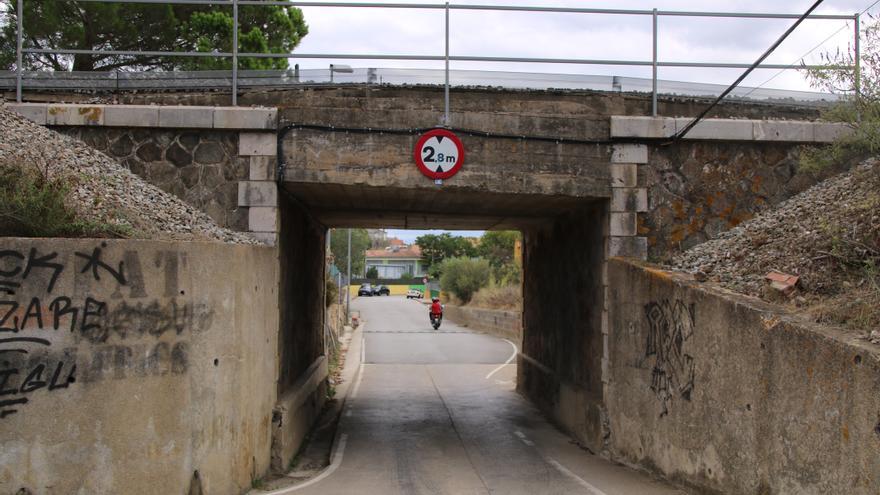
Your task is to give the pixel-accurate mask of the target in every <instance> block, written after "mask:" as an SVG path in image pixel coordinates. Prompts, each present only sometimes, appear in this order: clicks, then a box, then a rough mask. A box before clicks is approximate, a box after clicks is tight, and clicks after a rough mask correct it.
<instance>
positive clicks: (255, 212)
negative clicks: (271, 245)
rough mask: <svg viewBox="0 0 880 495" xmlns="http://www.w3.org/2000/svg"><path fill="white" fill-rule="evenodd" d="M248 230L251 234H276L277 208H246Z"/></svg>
mask: <svg viewBox="0 0 880 495" xmlns="http://www.w3.org/2000/svg"><path fill="white" fill-rule="evenodd" d="M248 230H250V231H252V232H278V208H276V207H274V206H251V207H250V208H248Z"/></svg>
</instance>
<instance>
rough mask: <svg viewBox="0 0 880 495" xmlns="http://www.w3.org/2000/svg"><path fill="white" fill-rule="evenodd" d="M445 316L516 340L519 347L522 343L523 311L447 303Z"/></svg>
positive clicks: (491, 333)
mask: <svg viewBox="0 0 880 495" xmlns="http://www.w3.org/2000/svg"><path fill="white" fill-rule="evenodd" d="M443 313H444V314H443V316H444V318H447V319H449V321H451V322H453V323H456V324H458V325H462V326H465V327H468V328H470V329H471V330H476V331H478V332H485V333H488V334H489V335H494V336H496V337H501V338H505V339H508V340H510V341H511V342H514V343H515V344H516V345H517V348H519V347H520V346H521V343H522V312H521V311H506V310H499V309H486V308H472V307H469V306H453V305H450V304H447V305H446V308H445V309H444V310H443Z"/></svg>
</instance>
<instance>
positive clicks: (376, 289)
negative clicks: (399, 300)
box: [373, 285, 391, 296]
mask: <svg viewBox="0 0 880 495" xmlns="http://www.w3.org/2000/svg"><path fill="white" fill-rule="evenodd" d="M373 295H374V296H390V295H391V289H389V288H388V287H387V286H385V285H374V286H373Z"/></svg>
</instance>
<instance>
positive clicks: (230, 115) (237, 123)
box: [214, 107, 278, 130]
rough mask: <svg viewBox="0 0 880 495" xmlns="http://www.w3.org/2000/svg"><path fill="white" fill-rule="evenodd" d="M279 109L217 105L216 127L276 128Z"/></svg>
mask: <svg viewBox="0 0 880 495" xmlns="http://www.w3.org/2000/svg"><path fill="white" fill-rule="evenodd" d="M277 125H278V110H276V109H274V108H236V107H217V108H215V109H214V128H215V129H268V130H271V129H275V128H277Z"/></svg>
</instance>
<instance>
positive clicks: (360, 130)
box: [279, 123, 619, 158]
mask: <svg viewBox="0 0 880 495" xmlns="http://www.w3.org/2000/svg"><path fill="white" fill-rule="evenodd" d="M437 128H438V127H417V128H410V129H393V128H382V127H340V126H334V125H322V124H301V123H293V124H288V125H286V126H284V127H283V128H282V129H281V130H280V131H279V135H283V134H286V133H287V132H289V131H292V130H296V129H303V130H312V131H327V132H346V133H350V134H393V135H406V136H415V135H419V134H422V133H425V132H427V131H430V130H431V129H437ZM442 128H443V129H447V130H450V131H452V132H455V133H458V134H462V135H465V136H472V137H482V138H488V139H519V140H522V141H539V142H547V143H556V144H561V143H566V144H600V145H610V144H614V143H617V142H619V140H614V141H612V140H610V139H578V138H569V137H561V136H556V137H553V136H532V135H521V134H503V133H494V132H488V131H478V130H475V129H465V128H461V127H442ZM279 158H280V157H279Z"/></svg>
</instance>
